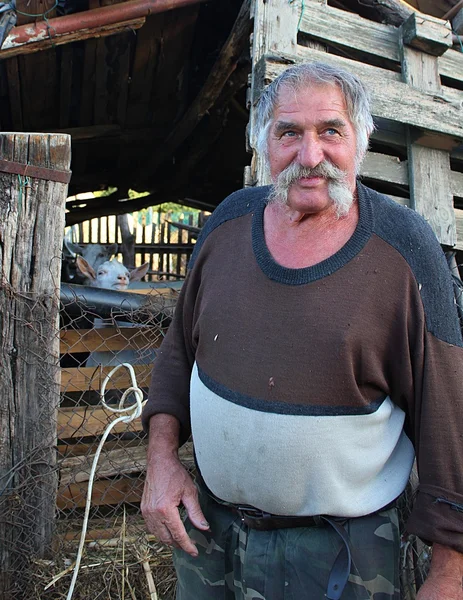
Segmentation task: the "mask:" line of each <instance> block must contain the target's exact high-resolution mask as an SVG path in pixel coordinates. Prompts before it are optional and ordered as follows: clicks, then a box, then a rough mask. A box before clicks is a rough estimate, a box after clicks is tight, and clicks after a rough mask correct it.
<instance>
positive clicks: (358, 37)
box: [290, 1, 400, 63]
mask: <svg viewBox="0 0 463 600" xmlns="http://www.w3.org/2000/svg"><path fill="white" fill-rule="evenodd" d="M299 30H300V31H301V32H302V33H305V34H307V35H310V36H311V37H313V38H315V39H318V40H321V41H326V42H330V43H332V44H334V45H336V46H341V47H343V48H346V49H348V48H353V49H355V50H360V51H361V52H365V53H366V54H369V55H373V56H380V57H381V58H386V59H388V60H391V61H394V62H396V63H400V55H399V33H398V28H397V27H391V26H390V25H383V24H382V23H375V22H374V21H370V20H369V19H364V18H363V17H360V16H359V15H356V14H355V13H351V12H347V11H345V10H340V9H338V8H333V7H331V6H326V5H320V4H319V3H318V2H310V1H309V2H306V3H305V6H304V10H303V12H302V18H301V24H300V26H299ZM290 52H291V51H290ZM293 52H294V50H293ZM296 53H297V52H296Z"/></svg>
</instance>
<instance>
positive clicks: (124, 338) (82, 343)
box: [60, 290, 172, 354]
mask: <svg viewBox="0 0 463 600" xmlns="http://www.w3.org/2000/svg"><path fill="white" fill-rule="evenodd" d="M136 291H139V292H146V290H136ZM156 291H157V290H156ZM166 291H167V292H168V291H169V290H166ZM161 293H162V292H161ZM171 293H172V292H171ZM162 337H163V332H162V331H161V330H159V329H157V328H155V327H151V326H150V327H120V328H119V327H117V328H116V327H105V328H102V329H66V330H63V329H62V330H61V331H60V352H61V354H71V353H72V354H74V353H75V352H96V351H103V350H112V351H114V352H117V351H118V350H124V349H125V348H134V349H135V350H139V349H141V348H146V347H147V346H148V345H149V347H150V348H159V346H160V344H161V340H162Z"/></svg>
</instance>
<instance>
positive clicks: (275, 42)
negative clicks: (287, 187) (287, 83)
mask: <svg viewBox="0 0 463 600" xmlns="http://www.w3.org/2000/svg"><path fill="white" fill-rule="evenodd" d="M312 4H313V2H311V3H310V5H309V7H308V8H309V9H310V8H311V6H312ZM323 4H324V3H323ZM300 10H301V8H300V7H299V3H298V2H278V3H277V2H254V11H253V14H252V17H253V19H254V32H253V39H252V51H251V57H252V73H251V87H250V90H249V94H248V97H247V105H248V108H249V109H250V120H249V139H248V140H247V142H248V145H249V149H250V150H252V151H253V156H252V162H251V166H250V167H249V168H246V169H245V182H246V185H251V184H252V185H256V184H257V185H266V184H268V183H270V178H269V174H268V172H267V169H266V165H265V161H264V160H263V157H262V156H260V155H259V154H257V152H256V151H255V148H256V121H255V110H254V108H255V105H256V103H257V100H258V97H259V96H260V93H261V91H262V87H263V86H262V82H261V81H260V79H259V68H258V66H259V64H260V63H261V61H263V60H265V59H264V57H265V56H267V55H274V54H277V55H278V54H281V53H282V52H284V53H286V54H289V55H295V54H297V30H298V24H299V21H300V19H301V15H300ZM304 10H305V9H304ZM303 12H304V11H303Z"/></svg>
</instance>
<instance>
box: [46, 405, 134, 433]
mask: <svg viewBox="0 0 463 600" xmlns="http://www.w3.org/2000/svg"><path fill="white" fill-rule="evenodd" d="M116 416H117V415H116ZM116 416H115V413H112V412H110V411H109V410H107V409H106V408H102V407H100V406H75V407H72V408H68V407H66V408H65V407H60V408H59V409H58V425H57V437H58V438H59V439H60V440H71V439H74V440H75V439H79V438H82V437H88V436H100V435H103V433H104V430H105V429H106V427H107V426H108V424H109V423H111V421H113V420H114V419H115V418H116ZM142 429H143V428H142V425H141V420H140V419H135V420H134V421H132V422H131V423H129V424H127V423H118V424H117V425H115V426H114V429H113V433H124V432H126V431H131V432H140V431H142Z"/></svg>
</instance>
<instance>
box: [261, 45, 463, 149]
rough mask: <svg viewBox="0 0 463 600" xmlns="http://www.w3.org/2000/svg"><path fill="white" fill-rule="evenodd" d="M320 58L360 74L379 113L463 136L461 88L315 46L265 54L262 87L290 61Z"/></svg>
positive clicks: (412, 123) (373, 108) (375, 111)
mask: <svg viewBox="0 0 463 600" xmlns="http://www.w3.org/2000/svg"><path fill="white" fill-rule="evenodd" d="M317 61H321V62H326V63H328V64H330V65H333V66H335V67H341V68H344V69H347V70H348V71H351V72H352V73H354V74H356V75H357V76H358V77H360V79H361V80H362V81H363V82H364V83H365V85H366V86H367V87H368V89H369V91H370V93H371V96H372V112H373V114H374V115H375V116H378V117H382V118H385V119H390V120H392V121H401V122H402V123H406V124H408V125H414V126H415V127H418V128H420V129H426V130H430V131H436V132H438V133H442V134H445V135H449V136H453V137H456V138H460V139H463V121H462V119H461V108H460V104H459V103H458V102H457V96H459V97H460V96H461V92H456V91H455V90H450V89H449V88H446V87H442V89H441V92H440V93H439V94H436V93H430V92H425V91H423V90H419V89H417V88H414V87H411V86H409V85H407V84H406V83H404V82H403V81H402V76H401V74H400V73H393V72H392V71H387V70H386V69H380V68H379V67H373V66H371V65H367V64H363V63H360V62H357V61H353V60H349V59H347V58H343V57H341V56H335V55H334V54H327V53H324V52H320V51H318V50H315V49H311V50H310V51H308V49H307V48H303V47H299V48H298V56H294V55H291V56H287V55H282V56H281V59H280V60H279V61H278V62H275V57H265V58H264V59H263V61H262V63H261V64H260V65H259V67H258V71H259V78H260V82H261V89H262V87H263V86H264V85H265V82H269V81H273V79H275V78H276V77H277V76H278V75H280V73H282V71H283V70H284V69H286V68H287V67H288V65H289V64H294V63H299V62H310V63H313V62H317ZM259 93H260V92H259ZM460 102H461V100H460Z"/></svg>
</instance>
